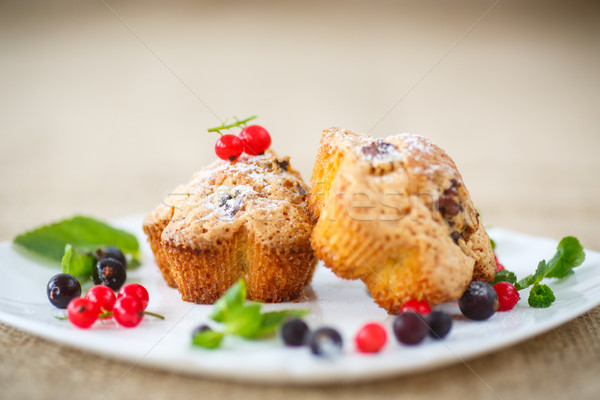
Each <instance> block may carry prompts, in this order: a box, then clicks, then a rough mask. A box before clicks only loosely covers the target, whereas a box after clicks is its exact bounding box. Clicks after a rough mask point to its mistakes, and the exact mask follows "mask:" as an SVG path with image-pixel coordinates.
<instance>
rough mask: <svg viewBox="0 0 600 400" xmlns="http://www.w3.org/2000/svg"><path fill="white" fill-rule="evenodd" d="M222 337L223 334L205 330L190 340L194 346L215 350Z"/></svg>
mask: <svg viewBox="0 0 600 400" xmlns="http://www.w3.org/2000/svg"><path fill="white" fill-rule="evenodd" d="M224 337H225V334H224V333H222V332H217V331H213V330H212V329H207V330H205V331H202V332H200V333H197V334H195V335H194V337H193V338H192V344H193V345H194V346H199V347H204V348H206V349H216V348H217V347H219V346H220V345H221V342H222V341H223V338H224Z"/></svg>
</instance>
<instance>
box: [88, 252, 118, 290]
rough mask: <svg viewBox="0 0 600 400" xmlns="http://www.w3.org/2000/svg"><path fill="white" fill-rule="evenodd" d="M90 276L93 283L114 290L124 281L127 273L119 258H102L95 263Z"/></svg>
mask: <svg viewBox="0 0 600 400" xmlns="http://www.w3.org/2000/svg"><path fill="white" fill-rule="evenodd" d="M92 277H93V278H94V283H95V284H97V285H105V286H108V287H109V288H111V289H112V290H115V291H116V290H119V288H120V287H121V286H123V283H125V279H126V278H127V273H126V272H125V266H124V265H123V263H122V262H120V261H119V260H115V259H114V258H103V259H100V260H98V262H97V263H96V267H95V268H94V271H93V274H92Z"/></svg>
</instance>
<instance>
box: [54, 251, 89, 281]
mask: <svg viewBox="0 0 600 400" xmlns="http://www.w3.org/2000/svg"><path fill="white" fill-rule="evenodd" d="M61 267H62V272H64V273H66V274H71V275H73V276H74V277H75V278H77V280H78V281H79V282H85V281H87V280H88V279H90V278H91V276H92V271H93V269H94V256H93V255H92V254H91V253H90V252H87V251H81V250H79V249H76V248H74V247H73V246H71V245H70V244H68V245H66V246H65V254H64V256H63V258H62V261H61Z"/></svg>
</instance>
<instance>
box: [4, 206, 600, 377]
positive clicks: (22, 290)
mask: <svg viewBox="0 0 600 400" xmlns="http://www.w3.org/2000/svg"><path fill="white" fill-rule="evenodd" d="M114 224H115V225H117V226H120V227H122V228H124V229H127V230H129V231H131V232H135V233H136V234H137V235H138V238H139V240H140V243H142V245H143V251H144V259H143V264H142V266H141V267H140V268H139V269H138V270H136V271H134V272H132V273H130V276H129V277H128V282H139V283H141V284H143V285H144V286H145V287H146V288H147V289H148V291H149V292H150V304H149V306H148V309H149V310H150V311H154V312H157V313H161V314H163V315H164V316H165V317H166V320H164V321H161V320H156V319H153V318H150V317H146V318H145V319H144V321H142V323H141V325H139V326H138V327H137V328H134V329H126V328H122V327H119V326H117V325H116V324H115V323H114V322H112V321H111V322H108V323H104V324H101V323H99V322H97V323H96V324H95V325H94V326H93V327H92V329H89V330H81V329H78V328H75V327H74V326H72V325H71V324H70V323H69V322H68V321H60V320H57V319H55V318H54V317H53V316H54V315H60V314H62V311H60V310H57V309H55V308H54V307H52V306H51V305H50V304H49V302H48V300H47V297H46V283H47V281H48V279H49V278H50V277H51V276H52V275H54V274H55V273H56V272H57V271H56V269H55V268H53V267H51V266H49V265H47V264H46V265H45V263H42V262H40V260H39V259H36V258H32V257H31V256H29V255H26V254H25V253H23V252H22V251H20V250H17V249H15V248H14V247H13V246H12V245H11V244H10V243H1V244H0V276H2V279H1V280H0V320H1V321H3V322H6V323H8V324H10V325H13V326H16V327H18V328H21V329H23V330H26V331H29V332H31V333H34V334H37V335H40V336H43V337H45V338H48V339H52V340H55V341H57V342H61V343H64V344H67V345H70V346H74V347H78V348H81V349H84V350H89V351H92V352H97V353H100V354H103V355H109V356H113V357H116V358H119V359H122V360H125V361H127V362H131V363H133V364H141V365H148V366H154V367H160V368H165V369H169V370H174V371H180V372H185V373H189V374H198V375H204V376H217V377H221V378H225V379H233V380H244V381H254V382H271V383H295V384H314V383H340V382H357V381H365V380H371V379H376V378H383V377H389V376H393V375H401V374H407V373H413V372H416V371H422V370H426V369H431V368H434V367H439V366H442V365H447V364H452V363H459V362H464V361H465V360H467V359H469V358H472V357H474V356H478V355H481V354H484V353H489V352H491V351H494V350H498V349H500V348H502V347H506V346H508V345H510V344H513V343H516V342H519V341H522V340H525V339H527V338H530V337H532V336H534V335H538V334H540V333H542V332H545V331H547V330H549V329H551V328H554V327H556V326H558V325H560V324H563V323H565V322H566V321H569V320H571V319H573V318H575V317H577V316H579V315H581V314H583V313H585V312H586V311H588V310H590V309H592V308H593V307H595V306H597V305H598V304H600V254H599V253H596V252H593V251H588V250H586V254H587V258H586V261H585V263H584V264H583V265H581V266H580V267H578V268H577V270H576V271H577V272H576V273H575V275H573V276H571V277H569V278H567V279H565V280H562V281H557V280H548V281H549V285H550V286H551V287H552V289H553V290H554V293H555V295H556V297H557V301H556V302H555V303H554V304H553V305H552V306H551V307H550V308H548V309H533V308H530V307H529V306H528V305H527V296H528V293H527V291H524V292H521V296H522V300H521V301H520V302H519V304H517V306H516V307H515V309H514V310H513V311H510V312H503V313H496V314H495V315H494V316H493V317H492V318H490V319H489V320H487V321H482V322H475V321H468V320H464V319H461V318H457V319H455V321H454V327H453V330H452V331H451V332H450V334H449V336H448V337H447V338H446V339H445V340H443V341H434V340H431V339H427V340H426V341H425V342H424V343H422V344H421V345H418V346H414V347H407V346H402V345H400V344H398V343H397V342H396V340H395V339H394V338H393V335H392V332H391V329H390V327H391V322H392V320H393V317H391V316H388V315H387V313H386V312H385V311H384V310H383V309H381V308H378V307H377V306H376V305H375V304H374V303H373V301H372V300H371V299H370V298H369V296H368V295H367V293H366V291H365V289H364V286H363V285H362V284H361V282H357V281H344V280H341V279H339V278H337V277H335V276H334V275H333V274H332V273H331V272H330V271H329V270H328V269H326V268H324V267H322V266H319V267H318V268H317V271H316V274H315V277H314V280H313V283H312V293H311V292H310V291H308V295H309V296H308V297H309V298H307V299H305V300H303V301H300V302H298V303H286V304H269V305H265V306H264V309H266V310H277V309H283V308H309V309H310V310H311V314H310V315H309V316H308V317H307V319H306V320H307V322H308V324H309V325H310V326H311V327H312V328H316V327H319V326H322V325H329V326H332V327H335V328H336V329H338V330H339V331H340V332H341V333H342V336H343V338H344V354H343V355H342V356H341V357H339V358H337V359H335V360H324V359H320V358H317V357H314V356H312V355H311V354H310V351H309V350H308V349H307V348H306V347H304V348H286V347H284V346H283V345H282V343H281V341H280V339H277V338H274V339H269V340H263V341H244V340H241V339H240V340H236V339H235V338H234V339H227V340H226V341H225V342H224V347H223V348H222V349H219V350H204V349H199V348H193V347H192V346H191V345H190V333H191V332H192V330H193V329H194V328H195V327H196V326H197V325H199V324H200V323H203V322H207V315H208V314H209V312H210V310H211V306H203V305H195V304H190V303H185V302H183V301H182V300H181V299H180V297H179V294H178V292H177V290H175V289H171V288H169V287H167V286H166V284H165V283H164V282H163V280H162V278H161V276H160V274H159V272H158V269H157V267H156V264H155V263H154V260H153V257H152V253H151V252H150V249H149V247H148V246H147V245H146V241H145V238H144V236H143V234H142V232H141V228H140V227H141V217H140V216H135V217H130V218H126V219H121V220H118V221H114ZM490 234H491V236H492V237H493V238H494V239H495V240H496V242H497V244H498V248H497V250H498V255H499V258H500V260H501V262H502V263H503V264H504V265H505V266H507V267H508V268H509V269H511V270H513V271H515V272H516V273H517V276H518V277H523V276H525V275H526V274H528V273H532V272H533V271H534V270H535V268H536V266H537V263H538V261H539V260H541V259H543V258H546V259H549V258H550V257H552V255H553V254H554V252H555V249H556V244H557V243H556V241H553V240H550V239H544V238H538V237H532V236H527V235H523V234H520V233H515V232H510V231H506V230H502V229H492V230H490ZM544 283H546V282H544ZM442 308H444V309H445V310H447V311H450V312H453V313H456V314H458V313H459V312H458V308H457V306H456V304H445V305H443V306H442ZM368 321H382V322H383V323H384V324H385V325H386V326H387V328H388V335H389V339H390V340H389V341H388V344H387V345H386V348H385V349H384V350H383V351H382V352H381V353H379V354H376V355H363V354H359V353H357V352H356V351H355V350H354V348H353V347H354V343H353V336H354V334H355V333H356V331H357V329H358V328H359V327H360V326H361V325H362V324H364V323H366V322H368Z"/></svg>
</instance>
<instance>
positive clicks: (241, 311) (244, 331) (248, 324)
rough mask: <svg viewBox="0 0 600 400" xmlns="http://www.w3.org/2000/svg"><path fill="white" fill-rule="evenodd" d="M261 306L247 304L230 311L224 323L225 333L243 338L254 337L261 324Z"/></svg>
mask: <svg viewBox="0 0 600 400" xmlns="http://www.w3.org/2000/svg"><path fill="white" fill-rule="evenodd" d="M260 308H261V304H257V303H254V304H249V305H246V306H243V307H240V308H236V309H234V310H232V312H231V313H230V314H229V315H228V318H227V320H226V321H225V331H226V332H227V333H230V334H232V335H239V336H242V337H245V338H254V337H256V335H257V333H258V331H259V330H260V327H261V323H262V315H261V314H260Z"/></svg>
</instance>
